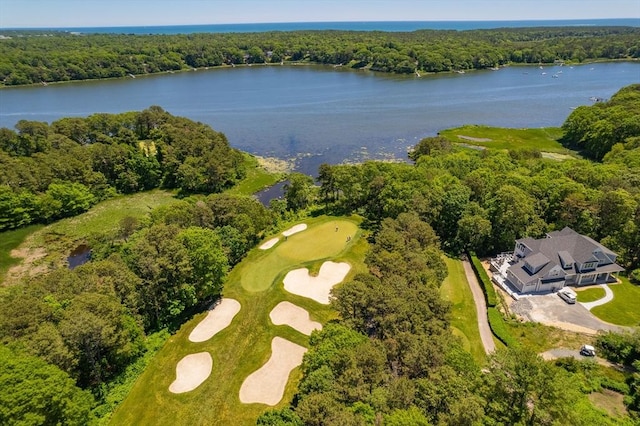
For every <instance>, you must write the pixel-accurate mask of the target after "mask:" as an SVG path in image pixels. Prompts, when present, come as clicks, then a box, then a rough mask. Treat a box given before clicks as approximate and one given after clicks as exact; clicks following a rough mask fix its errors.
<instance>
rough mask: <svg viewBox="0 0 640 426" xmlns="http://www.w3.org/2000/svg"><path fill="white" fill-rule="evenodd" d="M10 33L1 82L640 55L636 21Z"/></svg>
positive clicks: (1, 59) (439, 67) (0, 52)
mask: <svg viewBox="0 0 640 426" xmlns="http://www.w3.org/2000/svg"><path fill="white" fill-rule="evenodd" d="M3 35H4V36H5V38H3V39H0V81H1V82H2V83H1V84H2V85H3V86H15V85H24V84H47V83H51V82H61V81H73V80H90V79H100V78H121V77H132V76H133V77H135V76H136V75H144V74H153V73H159V72H175V71H179V70H188V69H197V68H206V67H219V66H235V65H243V64H246V65H253V64H284V63H315V64H326V65H333V66H343V67H348V68H353V69H369V70H372V71H379V72H389V73H399V74H411V73H414V72H422V73H437V72H451V71H458V72H460V71H464V70H472V69H485V68H494V67H499V66H503V65H508V64H538V63H554V62H556V61H564V62H568V63H569V62H571V63H580V62H583V61H594V60H620V59H626V60H629V59H634V58H638V57H640V42H639V41H638V40H640V29H638V28H634V27H564V28H562V27H560V28H550V27H549V28H502V29H493V30H470V31H444V30H419V31H414V32H398V33H394V32H380V31H373V32H369V31H367V32H358V31H293V32H278V31H274V32H266V33H259V34H257V33H225V34H188V35H127V34H80V35H78V34H72V33H66V32H55V31H47V32H42V31H30V32H25V31H4V32H3Z"/></svg>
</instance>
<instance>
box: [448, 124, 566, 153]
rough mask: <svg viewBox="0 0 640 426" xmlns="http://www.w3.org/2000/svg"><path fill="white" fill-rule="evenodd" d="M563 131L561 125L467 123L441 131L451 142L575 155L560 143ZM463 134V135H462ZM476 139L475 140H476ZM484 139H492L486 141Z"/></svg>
mask: <svg viewBox="0 0 640 426" xmlns="http://www.w3.org/2000/svg"><path fill="white" fill-rule="evenodd" d="M562 135H563V132H562V129H560V128H559V127H544V128H538V129H509V128H502V127H490V126H477V125H465V126H462V127H456V128H454V129H447V130H443V131H441V132H440V136H443V137H445V138H447V139H449V140H450V141H451V142H455V143H464V144H467V145H476V146H482V147H485V148H493V149H525V150H538V151H541V152H552V153H558V154H568V155H574V154H575V153H573V152H572V151H570V150H568V149H567V148H565V147H564V146H562V144H561V143H560V139H561V138H562ZM461 136H462V137H461ZM474 139H475V140H474ZM484 139H490V140H489V141H484Z"/></svg>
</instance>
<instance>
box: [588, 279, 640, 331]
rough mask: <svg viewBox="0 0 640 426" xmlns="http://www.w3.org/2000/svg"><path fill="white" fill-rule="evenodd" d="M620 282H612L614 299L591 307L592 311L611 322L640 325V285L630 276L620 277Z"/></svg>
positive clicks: (610, 286)
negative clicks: (635, 283)
mask: <svg viewBox="0 0 640 426" xmlns="http://www.w3.org/2000/svg"><path fill="white" fill-rule="evenodd" d="M620 281H621V283H620V284H611V285H609V288H611V291H613V300H612V301H611V302H609V303H606V304H604V305H600V306H596V307H595V308H593V309H591V313H592V314H593V315H595V316H597V317H598V318H600V319H601V320H603V321H606V322H609V323H611V324H617V325H626V326H637V325H640V309H638V300H640V285H634V284H631V283H630V282H629V279H628V278H625V277H620Z"/></svg>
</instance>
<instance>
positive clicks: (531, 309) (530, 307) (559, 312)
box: [510, 293, 625, 334]
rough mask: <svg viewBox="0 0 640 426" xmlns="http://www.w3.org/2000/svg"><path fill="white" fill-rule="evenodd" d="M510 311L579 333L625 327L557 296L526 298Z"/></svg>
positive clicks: (514, 305)
mask: <svg viewBox="0 0 640 426" xmlns="http://www.w3.org/2000/svg"><path fill="white" fill-rule="evenodd" d="M510 308H511V311H512V312H514V313H516V314H518V315H520V316H522V317H524V318H526V319H528V320H530V321H535V322H539V323H542V324H546V325H551V326H554V327H558V328H562V329H565V330H570V331H577V332H580V333H589V334H596V333H597V332H598V331H609V330H610V331H623V330H624V329H625V327H620V326H617V325H613V324H609V323H606V322H604V321H601V320H600V319H598V318H597V317H595V316H594V315H593V314H592V313H591V312H589V311H588V310H587V309H586V308H585V307H584V306H582V305H581V304H580V303H576V304H574V305H570V304H568V303H566V302H565V301H564V300H562V299H560V297H558V295H557V294H555V293H552V294H545V295H542V296H526V297H522V298H521V299H520V300H516V301H514V302H512V303H511V305H510Z"/></svg>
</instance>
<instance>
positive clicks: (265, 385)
mask: <svg viewBox="0 0 640 426" xmlns="http://www.w3.org/2000/svg"><path fill="white" fill-rule="evenodd" d="M305 352H307V348H305V347H303V346H300V345H296V344H295V343H293V342H290V341H288V340H285V339H283V338H281V337H274V338H273V340H272V341H271V358H269V361H267V363H266V364H265V365H263V366H262V367H260V368H259V369H258V370H256V371H254V372H253V373H251V374H250V375H249V376H248V377H247V378H246V379H245V381H244V382H243V383H242V386H241V387H240V402H242V403H244V404H252V403H256V402H257V403H261V404H267V405H276V404H277V403H278V402H280V400H281V399H282V396H283V395H284V388H285V386H286V385H287V380H289V373H291V370H293V369H294V368H296V367H297V366H299V365H300V364H302V356H303V355H304V353H305Z"/></svg>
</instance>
